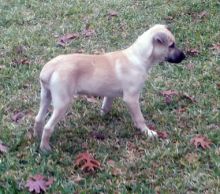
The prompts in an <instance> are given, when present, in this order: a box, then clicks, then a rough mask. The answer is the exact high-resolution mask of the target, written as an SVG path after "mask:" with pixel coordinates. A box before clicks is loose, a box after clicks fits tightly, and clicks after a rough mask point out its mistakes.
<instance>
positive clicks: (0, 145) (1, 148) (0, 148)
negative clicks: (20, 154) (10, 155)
mask: <svg viewBox="0 0 220 194" xmlns="http://www.w3.org/2000/svg"><path fill="white" fill-rule="evenodd" d="M6 152H8V147H7V146H6V145H4V144H3V142H2V141H1V140H0V153H6Z"/></svg>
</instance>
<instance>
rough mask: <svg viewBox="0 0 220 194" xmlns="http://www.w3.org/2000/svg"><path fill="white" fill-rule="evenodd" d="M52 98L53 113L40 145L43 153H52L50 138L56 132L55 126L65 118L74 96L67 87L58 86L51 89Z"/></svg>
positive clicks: (45, 127)
mask: <svg viewBox="0 0 220 194" xmlns="http://www.w3.org/2000/svg"><path fill="white" fill-rule="evenodd" d="M51 96H52V105H53V113H52V115H51V117H50V119H49V120H48V122H47V123H46V125H45V126H44V130H43V134H42V139H41V143H40V149H41V150H42V151H43V152H47V151H51V147H50V144H49V141H50V137H51V135H52V133H53V131H54V127H55V125H56V124H57V123H58V122H59V121H60V119H61V118H62V117H63V116H64V114H65V112H66V110H67V108H68V105H69V103H70V101H71V97H72V95H70V94H69V92H68V89H67V88H66V87H62V86H61V85H59V84H57V85H56V87H53V88H51Z"/></svg>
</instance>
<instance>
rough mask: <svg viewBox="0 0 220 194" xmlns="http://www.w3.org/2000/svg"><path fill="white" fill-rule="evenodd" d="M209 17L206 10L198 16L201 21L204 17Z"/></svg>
mask: <svg viewBox="0 0 220 194" xmlns="http://www.w3.org/2000/svg"><path fill="white" fill-rule="evenodd" d="M208 15H209V13H208V12H207V11H206V10H204V11H201V12H200V13H199V14H198V17H199V18H200V19H202V18H204V17H207V16H208Z"/></svg>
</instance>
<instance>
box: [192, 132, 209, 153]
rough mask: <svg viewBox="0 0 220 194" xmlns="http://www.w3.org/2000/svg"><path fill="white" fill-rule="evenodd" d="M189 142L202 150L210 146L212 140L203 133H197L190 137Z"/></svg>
mask: <svg viewBox="0 0 220 194" xmlns="http://www.w3.org/2000/svg"><path fill="white" fill-rule="evenodd" d="M191 144H193V145H194V146H195V147H196V148H198V147H201V148H203V149H204V150H205V149H207V148H210V145H211V144H212V142H211V141H210V140H209V139H208V138H207V137H205V136H203V135H197V136H195V137H194V138H192V139H191Z"/></svg>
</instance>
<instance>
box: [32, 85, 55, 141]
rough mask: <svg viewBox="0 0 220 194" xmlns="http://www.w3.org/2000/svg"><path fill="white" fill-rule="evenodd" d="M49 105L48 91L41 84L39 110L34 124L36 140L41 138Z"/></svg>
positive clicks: (49, 96) (49, 95)
mask: <svg viewBox="0 0 220 194" xmlns="http://www.w3.org/2000/svg"><path fill="white" fill-rule="evenodd" d="M50 103H51V94H50V91H49V89H47V88H46V87H45V86H44V84H43V83H42V82H41V95H40V108H39V112H38V114H37V116H36V117H35V123H34V136H35V137H37V138H41V135H42V131H43V127H44V120H45V117H46V114H47V110H48V107H49V105H50Z"/></svg>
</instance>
